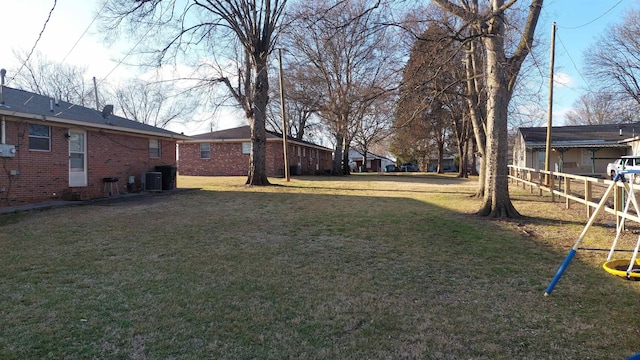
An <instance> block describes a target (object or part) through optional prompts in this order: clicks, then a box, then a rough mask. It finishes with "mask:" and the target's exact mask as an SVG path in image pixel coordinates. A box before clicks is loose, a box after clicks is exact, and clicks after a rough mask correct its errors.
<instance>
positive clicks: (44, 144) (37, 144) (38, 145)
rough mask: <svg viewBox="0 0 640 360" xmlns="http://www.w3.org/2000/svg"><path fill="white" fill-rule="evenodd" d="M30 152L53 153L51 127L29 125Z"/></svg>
mask: <svg viewBox="0 0 640 360" xmlns="http://www.w3.org/2000/svg"><path fill="white" fill-rule="evenodd" d="M29 150H40V151H51V127H49V126H45V125H37V124H29Z"/></svg>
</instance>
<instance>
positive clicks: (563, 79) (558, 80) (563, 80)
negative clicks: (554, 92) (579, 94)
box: [553, 72, 575, 87]
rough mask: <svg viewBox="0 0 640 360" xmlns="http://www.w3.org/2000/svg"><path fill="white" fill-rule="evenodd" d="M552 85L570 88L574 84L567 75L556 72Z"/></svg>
mask: <svg viewBox="0 0 640 360" xmlns="http://www.w3.org/2000/svg"><path fill="white" fill-rule="evenodd" d="M553 83H554V85H557V86H563V87H572V86H574V85H575V82H574V81H573V79H572V78H571V76H570V75H569V74H567V73H562V72H557V73H554V74H553Z"/></svg>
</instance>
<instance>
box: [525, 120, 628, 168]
mask: <svg viewBox="0 0 640 360" xmlns="http://www.w3.org/2000/svg"><path fill="white" fill-rule="evenodd" d="M636 130H638V131H640V123H632V124H607V125H582V126H554V127H552V129H551V155H550V164H549V170H551V171H555V170H556V169H557V170H558V171H562V172H565V173H569V174H579V175H586V176H605V173H606V169H607V164H608V163H610V162H612V161H614V160H615V159H617V158H619V157H620V156H622V155H631V154H632V152H631V151H632V147H631V145H630V143H629V141H628V139H629V138H634V137H635V133H636ZM546 137H547V128H546V127H529V128H520V129H518V133H517V135H516V138H515V141H514V147H513V164H514V165H516V166H520V167H528V168H533V169H536V170H544V167H545V157H546ZM625 139H627V140H626V141H625Z"/></svg>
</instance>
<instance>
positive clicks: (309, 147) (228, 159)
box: [178, 125, 332, 177]
mask: <svg viewBox="0 0 640 360" xmlns="http://www.w3.org/2000/svg"><path fill="white" fill-rule="evenodd" d="M287 145H288V151H287V155H288V160H289V161H288V162H289V168H290V171H291V175H314V174H326V173H328V172H329V171H331V161H332V150H331V149H329V148H326V147H323V146H320V145H316V144H313V143H310V142H306V141H301V140H296V139H294V138H291V137H289V138H288V139H287ZM178 149H179V151H178V152H179V159H178V163H179V169H180V175H191V176H246V175H247V174H248V171H249V153H250V151H251V128H250V127H249V126H248V125H247V126H241V127H237V128H233V129H227V130H220V131H215V132H210V133H206V134H200V135H194V136H191V137H190V138H189V139H188V140H179V141H178ZM266 161H267V164H266V167H267V176H271V177H283V176H284V150H283V146H282V135H281V134H278V133H276V132H271V131H267V150H266Z"/></svg>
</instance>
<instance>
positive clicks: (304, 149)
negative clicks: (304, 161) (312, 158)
mask: <svg viewBox="0 0 640 360" xmlns="http://www.w3.org/2000/svg"><path fill="white" fill-rule="evenodd" d="M302 156H307V148H302Z"/></svg>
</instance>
